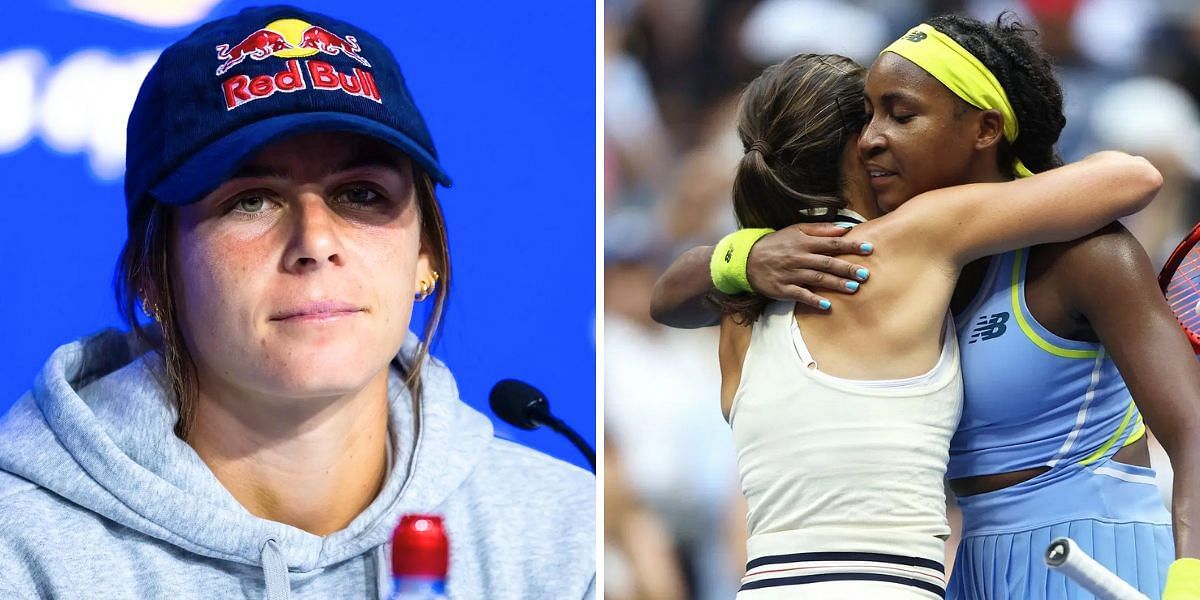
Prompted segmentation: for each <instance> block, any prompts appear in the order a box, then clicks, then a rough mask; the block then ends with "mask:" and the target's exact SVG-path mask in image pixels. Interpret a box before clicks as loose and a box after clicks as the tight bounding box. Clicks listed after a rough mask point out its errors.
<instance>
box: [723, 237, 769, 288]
mask: <svg viewBox="0 0 1200 600" xmlns="http://www.w3.org/2000/svg"><path fill="white" fill-rule="evenodd" d="M774 232H775V230H774V229H739V230H737V231H735V232H733V233H731V234H729V235H727V236H725V237H723V238H721V241H720V242H717V247H716V248H714V249H713V254H712V260H711V261H709V265H708V268H709V272H710V273H711V274H712V281H713V285H715V286H717V289H718V290H721V291H722V292H725V293H726V294H742V293H747V292H752V291H754V290H752V289H751V288H750V280H749V279H747V278H746V261H748V260H749V259H750V249H751V248H753V247H754V244H755V243H756V242H758V240H760V239H762V237H763V236H765V235H767V234H768V233H774Z"/></svg>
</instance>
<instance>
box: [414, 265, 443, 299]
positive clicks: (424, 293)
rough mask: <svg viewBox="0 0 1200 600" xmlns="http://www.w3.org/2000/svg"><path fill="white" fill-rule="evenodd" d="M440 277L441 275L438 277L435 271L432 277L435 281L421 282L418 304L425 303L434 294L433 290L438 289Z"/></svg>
mask: <svg viewBox="0 0 1200 600" xmlns="http://www.w3.org/2000/svg"><path fill="white" fill-rule="evenodd" d="M438 277H440V275H438V272H437V271H434V272H433V273H432V277H431V279H433V281H429V280H428V279H422V280H421V291H419V292H417V294H416V298H417V302H424V301H425V299H426V298H428V297H429V295H430V294H432V293H433V290H435V289H437V282H438Z"/></svg>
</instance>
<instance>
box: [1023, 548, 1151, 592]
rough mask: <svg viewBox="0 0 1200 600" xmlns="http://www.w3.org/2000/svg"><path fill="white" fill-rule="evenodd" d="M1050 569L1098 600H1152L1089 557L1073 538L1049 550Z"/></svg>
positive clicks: (1047, 563)
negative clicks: (1064, 576)
mask: <svg viewBox="0 0 1200 600" xmlns="http://www.w3.org/2000/svg"><path fill="white" fill-rule="evenodd" d="M1046 566H1047V567H1050V568H1051V569H1053V570H1056V571H1058V572H1059V573H1062V574H1063V575H1066V576H1067V578H1069V579H1071V580H1072V581H1074V582H1075V583H1078V584H1079V585H1081V586H1083V588H1084V589H1086V590H1087V591H1089V592H1091V593H1092V594H1095V596H1096V600H1149V598H1147V597H1146V595H1145V594H1143V593H1141V592H1139V591H1137V590H1136V589H1135V588H1134V587H1133V586H1132V585H1129V584H1128V583H1126V582H1125V580H1124V579H1121V578H1120V577H1117V575H1116V574H1115V573H1113V572H1112V571H1109V570H1108V569H1106V568H1104V565H1102V564H1100V563H1098V562H1096V560H1095V559H1093V558H1092V557H1090V556H1088V554H1087V552H1084V551H1083V550H1082V549H1081V548H1080V547H1079V546H1077V545H1076V544H1075V541H1074V540H1072V539H1071V538H1065V537H1064V538H1058V539H1056V540H1054V541H1053V542H1050V547H1048V548H1046Z"/></svg>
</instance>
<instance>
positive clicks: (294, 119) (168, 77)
mask: <svg viewBox="0 0 1200 600" xmlns="http://www.w3.org/2000/svg"><path fill="white" fill-rule="evenodd" d="M315 131H338V132H347V133H358V134H363V135H368V136H371V137H375V138H378V139H380V140H383V141H385V142H387V143H389V144H391V145H393V146H395V147H396V148H398V149H399V150H401V151H402V152H404V153H405V154H407V155H408V156H409V157H410V158H411V159H412V160H413V161H414V163H415V164H416V166H418V167H420V168H421V169H423V170H425V171H426V172H427V173H429V175H430V177H432V178H433V179H434V180H435V181H437V182H438V183H440V184H442V185H444V186H449V185H450V178H449V176H447V175H446V172H445V170H444V169H443V168H442V166H441V164H440V163H439V162H438V157H437V151H436V150H435V149H434V146H433V138H432V137H431V136H430V134H429V128H428V127H426V125H425V120H424V119H423V118H422V117H421V112H420V111H419V110H417V105H416V104H415V103H414V102H413V99H412V95H411V94H410V93H409V91H408V86H407V85H406V84H405V82H404V75H403V74H402V73H401V72H400V65H399V64H398V63H397V62H396V58H395V57H394V56H393V55H392V52H391V51H390V50H388V48H387V47H385V46H384V45H383V43H382V42H380V41H379V39H378V38H376V37H375V36H373V35H371V34H369V33H367V32H365V31H363V30H361V29H359V28H357V27H354V26H352V25H350V24H348V23H345V22H342V21H338V20H335V19H331V18H329V17H326V16H324V15H319V14H316V13H312V12H308V11H304V10H300V9H298V8H294V7H291V6H268V7H261V8H251V9H247V10H244V11H242V12H240V13H238V14H237V15H235V16H232V17H227V18H224V19H219V20H217V21H212V22H210V23H206V24H205V25H202V26H201V27H200V28H199V29H196V30H195V31H193V32H192V33H191V34H190V35H188V36H187V37H186V38H184V39H182V40H180V41H179V42H176V43H175V44H172V45H171V46H170V47H168V48H167V49H166V50H164V51H163V53H162V55H160V56H159V57H158V61H157V62H156V63H155V64H154V66H153V67H152V68H151V69H150V73H149V74H147V75H146V79H145V81H143V82H142V87H141V89H140V90H139V91H138V95H137V100H136V101H135V102H134V105H133V110H132V111H131V112H130V114H129V126H128V130H127V133H128V135H127V140H126V153H125V165H126V169H125V204H126V208H127V209H128V214H129V215H130V217H131V218H132V215H134V214H135V213H136V212H137V211H139V210H141V209H142V208H143V207H144V206H146V205H147V203H148V202H150V201H157V202H161V203H163V204H168V205H171V206H182V205H186V204H191V203H193V202H196V201H198V200H200V199H201V198H203V197H204V196H206V195H207V194H208V193H209V192H211V191H212V190H214V189H216V188H217V187H219V186H220V185H221V184H222V183H223V182H224V181H225V180H226V179H228V178H229V177H230V176H231V175H232V174H233V173H234V171H235V170H236V169H237V168H238V167H239V166H240V165H241V163H242V162H244V161H245V160H246V159H248V158H250V157H251V156H252V155H253V154H254V153H255V152H256V151H257V150H259V149H261V148H262V147H263V146H264V145H266V144H269V143H271V142H274V141H276V140H279V139H282V138H285V137H290V136H292V135H295V134H299V133H308V132H315Z"/></svg>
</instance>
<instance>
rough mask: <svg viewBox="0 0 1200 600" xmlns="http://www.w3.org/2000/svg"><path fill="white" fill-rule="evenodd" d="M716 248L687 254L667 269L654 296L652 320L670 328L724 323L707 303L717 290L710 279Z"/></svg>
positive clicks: (692, 251) (682, 255)
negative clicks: (710, 268) (711, 293)
mask: <svg viewBox="0 0 1200 600" xmlns="http://www.w3.org/2000/svg"><path fill="white" fill-rule="evenodd" d="M712 252H713V247H712V246H698V247H696V248H692V249H691V250H688V251H687V252H684V253H683V254H681V255H680V256H679V258H676V259H675V262H673V263H671V266H669V267H667V270H666V272H664V273H663V274H662V276H660V277H659V278H658V281H656V282H655V283H654V293H653V294H652V295H651V296H650V317H651V318H653V319H654V320H655V321H658V322H659V323H662V324H663V325H667V326H668V327H679V328H681V329H695V328H697V327H709V326H712V325H716V324H718V323H720V322H721V314H720V313H719V312H717V307H715V306H713V305H712V304H710V303H709V302H708V300H706V299H705V297H706V296H707V295H708V292H709V290H712V289H713V283H712V278H711V276H710V275H709V267H708V263H709V258H710V257H711V256H712Z"/></svg>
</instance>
